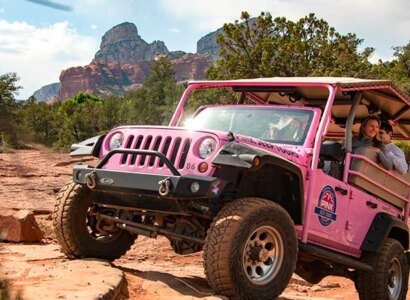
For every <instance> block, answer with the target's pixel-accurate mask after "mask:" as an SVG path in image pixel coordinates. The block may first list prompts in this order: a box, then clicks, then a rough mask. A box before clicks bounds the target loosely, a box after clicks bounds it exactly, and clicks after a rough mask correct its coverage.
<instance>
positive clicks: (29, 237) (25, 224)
mask: <svg viewBox="0 0 410 300" xmlns="http://www.w3.org/2000/svg"><path fill="white" fill-rule="evenodd" d="M43 236H44V233H43V232H42V231H41V229H40V227H39V226H38V224H37V222H36V219H35V218H34V213H33V212H31V211H28V210H12V209H1V210H0V241H1V240H4V241H9V242H28V243H33V242H39V241H41V239H42V238H43Z"/></svg>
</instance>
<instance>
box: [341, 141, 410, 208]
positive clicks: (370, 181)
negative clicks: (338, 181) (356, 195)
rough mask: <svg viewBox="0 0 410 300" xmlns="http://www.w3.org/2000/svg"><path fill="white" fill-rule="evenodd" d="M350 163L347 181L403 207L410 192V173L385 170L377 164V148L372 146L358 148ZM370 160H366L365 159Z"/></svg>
mask: <svg viewBox="0 0 410 300" xmlns="http://www.w3.org/2000/svg"><path fill="white" fill-rule="evenodd" d="M355 154H356V155H361V156H364V157H363V158H361V157H355V158H353V159H352V163H351V165H350V170H351V171H354V174H352V173H353V172H351V171H349V177H348V182H349V183H350V184H352V185H354V186H357V187H359V188H361V189H363V190H365V191H367V192H369V193H371V194H374V195H375V196H377V197H379V198H381V199H383V200H385V201H386V202H389V203H391V204H393V205H394V206H396V207H399V208H402V209H404V208H405V206H406V201H407V199H408V198H409V194H410V175H409V173H407V174H406V175H404V176H403V175H400V174H398V173H397V172H395V171H387V170H385V169H384V168H383V167H381V166H379V165H378V159H377V149H376V148H373V147H368V148H358V149H357V151H356V152H355ZM365 158H367V159H368V160H370V161H372V162H373V163H371V162H368V161H366V160H365Z"/></svg>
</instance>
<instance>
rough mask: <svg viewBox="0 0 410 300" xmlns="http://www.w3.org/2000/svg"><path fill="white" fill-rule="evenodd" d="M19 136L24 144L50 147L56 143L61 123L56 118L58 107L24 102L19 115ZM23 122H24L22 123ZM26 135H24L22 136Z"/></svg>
mask: <svg viewBox="0 0 410 300" xmlns="http://www.w3.org/2000/svg"><path fill="white" fill-rule="evenodd" d="M20 116H21V117H20V119H21V121H22V122H20V123H21V124H22V125H23V126H24V128H20V130H19V132H20V136H21V138H23V140H24V141H26V142H36V143H42V144H44V145H48V146H51V145H52V144H53V143H55V142H56V141H57V138H58V131H59V128H61V121H60V119H59V118H58V105H48V104H47V103H45V102H40V103H36V102H35V101H30V99H28V100H26V103H25V105H24V106H23V108H22V113H21V114H20ZM23 120H24V121H23ZM24 133H26V134H24Z"/></svg>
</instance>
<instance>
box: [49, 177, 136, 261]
mask: <svg viewBox="0 0 410 300" xmlns="http://www.w3.org/2000/svg"><path fill="white" fill-rule="evenodd" d="M92 205H93V204H92V201H91V192H90V190H89V189H88V188H87V187H86V186H83V185H80V184H76V183H75V182H73V181H69V182H68V183H66V185H65V186H64V187H63V188H62V189H61V191H60V192H59V194H58V195H57V199H56V202H55V204H54V212H53V226H54V233H55V235H56V238H57V240H58V242H59V244H60V246H61V251H62V252H63V253H64V254H65V255H67V256H68V257H69V258H82V257H96V258H102V259H107V260H114V259H116V258H119V257H121V256H122V255H123V254H124V253H125V252H126V251H127V250H128V249H129V248H130V247H131V246H132V244H133V243H134V241H135V239H136V238H137V236H136V235H134V236H132V235H130V234H129V233H128V232H127V231H124V230H120V229H118V231H116V232H112V233H111V234H107V235H101V234H98V235H97V234H96V233H95V231H94V229H93V228H92V227H93V226H92V224H94V223H95V222H94V221H95V220H94V219H93V216H92V214H90V208H91V207H92Z"/></svg>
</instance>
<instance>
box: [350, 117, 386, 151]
mask: <svg viewBox="0 0 410 300" xmlns="http://www.w3.org/2000/svg"><path fill="white" fill-rule="evenodd" d="M379 128H380V119H379V117H377V116H369V117H367V118H366V119H365V120H364V121H363V123H362V124H361V125H360V129H359V134H358V135H357V136H354V137H353V138H352V152H353V153H355V152H356V150H357V149H358V148H366V147H372V146H374V145H375V138H376V135H377V133H378V132H379Z"/></svg>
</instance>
